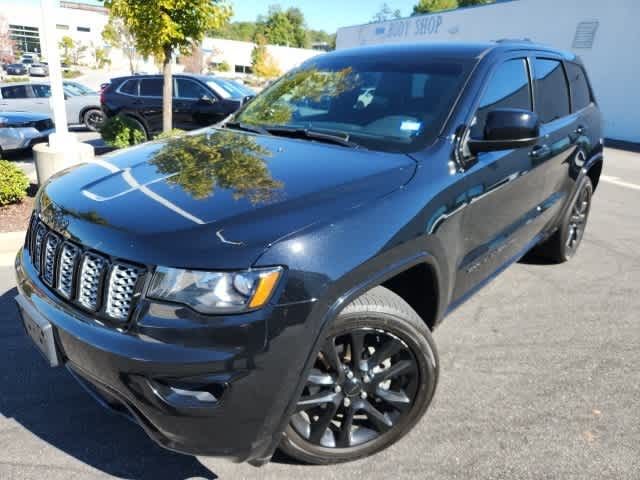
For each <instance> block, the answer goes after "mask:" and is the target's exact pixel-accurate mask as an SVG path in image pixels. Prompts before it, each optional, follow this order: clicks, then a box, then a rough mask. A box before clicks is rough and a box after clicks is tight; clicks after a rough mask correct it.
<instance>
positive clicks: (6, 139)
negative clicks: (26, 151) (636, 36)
mask: <svg viewBox="0 0 640 480" xmlns="http://www.w3.org/2000/svg"><path fill="white" fill-rule="evenodd" d="M0 116H1V112H0ZM53 132H55V129H53V128H52V129H49V130H43V131H39V130H37V129H35V128H33V127H4V128H0V148H2V150H4V151H9V150H22V149H23V148H29V147H31V146H33V145H34V144H36V143H38V142H45V141H47V138H49V135H50V134H52V133H53Z"/></svg>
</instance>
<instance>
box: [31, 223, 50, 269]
mask: <svg viewBox="0 0 640 480" xmlns="http://www.w3.org/2000/svg"><path fill="white" fill-rule="evenodd" d="M46 233H47V229H46V227H45V226H44V224H43V223H39V224H38V227H37V228H36V234H35V238H34V240H33V256H32V260H33V266H34V267H35V269H36V270H37V271H38V272H40V263H41V261H42V241H43V240H44V236H45V235H46Z"/></svg>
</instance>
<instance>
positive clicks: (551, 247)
mask: <svg viewBox="0 0 640 480" xmlns="http://www.w3.org/2000/svg"><path fill="white" fill-rule="evenodd" d="M592 197H593V185H592V183H591V179H590V178H589V177H588V176H586V175H585V177H584V178H583V179H582V180H581V181H580V184H579V185H578V189H577V193H576V197H575V199H574V200H573V202H572V203H571V206H570V207H569V208H568V209H567V212H566V213H565V215H564V217H563V218H562V222H561V223H560V226H559V228H558V230H557V231H556V232H555V233H554V234H553V235H552V236H551V237H550V238H549V239H548V240H546V241H545V242H544V243H542V244H540V245H538V246H537V247H536V248H535V249H534V250H533V251H532V253H533V254H534V255H537V256H541V257H544V258H545V259H548V260H550V261H551V262H554V263H563V262H567V261H569V260H570V259H571V258H572V257H573V256H574V255H575V254H576V253H577V251H578V247H579V246H580V243H581V242H582V238H583V236H584V232H585V229H586V227H587V220H588V219H589V212H590V211H591V199H592Z"/></svg>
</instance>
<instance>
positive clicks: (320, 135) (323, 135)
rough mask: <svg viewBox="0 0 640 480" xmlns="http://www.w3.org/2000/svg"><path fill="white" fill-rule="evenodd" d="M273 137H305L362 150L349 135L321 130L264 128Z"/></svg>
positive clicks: (283, 127)
mask: <svg viewBox="0 0 640 480" xmlns="http://www.w3.org/2000/svg"><path fill="white" fill-rule="evenodd" d="M264 128H265V130H267V131H268V132H269V133H271V134H272V135H280V136H286V137H294V138H295V137H303V138H309V139H311V140H317V141H320V142H326V143H335V144H338V145H342V146H343V147H349V148H362V146H361V145H360V144H358V143H355V142H352V141H351V140H350V135H349V134H343V135H339V134H334V133H327V132H322V131H320V130H312V129H310V128H302V127H286V126H268V127H264Z"/></svg>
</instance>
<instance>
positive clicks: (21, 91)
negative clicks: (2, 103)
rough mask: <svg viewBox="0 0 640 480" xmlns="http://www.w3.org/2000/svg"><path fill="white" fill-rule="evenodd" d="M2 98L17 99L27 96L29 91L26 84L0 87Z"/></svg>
mask: <svg viewBox="0 0 640 480" xmlns="http://www.w3.org/2000/svg"><path fill="white" fill-rule="evenodd" d="M0 92H1V93H2V98H5V99H18V98H29V91H28V90H27V86H26V85H10V86H8V87H2V88H0Z"/></svg>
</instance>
